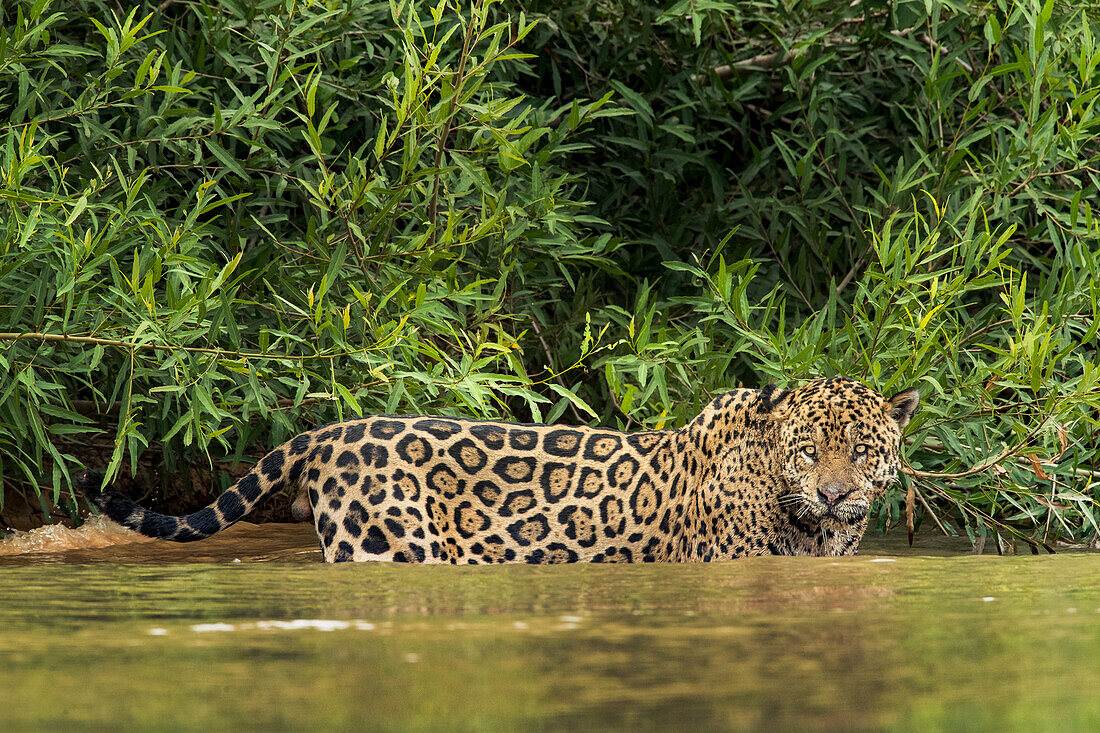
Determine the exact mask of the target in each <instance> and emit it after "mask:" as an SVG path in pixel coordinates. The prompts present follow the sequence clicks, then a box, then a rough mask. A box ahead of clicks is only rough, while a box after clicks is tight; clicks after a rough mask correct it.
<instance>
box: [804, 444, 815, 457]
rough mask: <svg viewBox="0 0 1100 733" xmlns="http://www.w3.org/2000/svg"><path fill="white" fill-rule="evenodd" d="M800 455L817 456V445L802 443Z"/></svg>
mask: <svg viewBox="0 0 1100 733" xmlns="http://www.w3.org/2000/svg"><path fill="white" fill-rule="evenodd" d="M802 455H804V456H806V457H807V458H817V446H814V445H804V446H802Z"/></svg>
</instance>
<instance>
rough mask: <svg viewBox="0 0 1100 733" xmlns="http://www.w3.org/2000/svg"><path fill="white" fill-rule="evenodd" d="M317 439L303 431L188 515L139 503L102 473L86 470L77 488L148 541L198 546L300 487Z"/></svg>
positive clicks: (80, 477) (105, 512)
mask: <svg viewBox="0 0 1100 733" xmlns="http://www.w3.org/2000/svg"><path fill="white" fill-rule="evenodd" d="M312 442H313V440H312V436H311V435H310V434H309V433H303V434H302V435H299V436H298V437H296V438H294V439H293V440H290V441H288V442H287V443H285V444H283V445H282V446H280V447H278V448H276V449H275V450H273V451H271V452H270V453H268V454H267V455H266V456H264V458H263V460H261V461H260V462H259V463H257V464H256V465H255V466H254V467H253V468H252V470H251V471H249V472H248V473H247V474H245V475H244V476H242V477H241V478H240V479H238V480H237V483H235V484H233V486H231V487H230V488H229V489H227V490H226V492H225V493H224V494H222V495H221V496H219V497H218V499H217V501H215V502H213V503H212V504H210V505H208V506H206V507H204V508H202V509H199V510H198V511H196V512H192V513H191V514H188V515H186V516H182V517H174V516H171V515H168V514H160V513H159V512H154V511H152V510H151V509H146V508H144V507H142V506H139V505H138V504H136V503H135V502H134V501H133V500H131V499H129V498H128V497H126V496H123V495H122V493H120V492H119V490H118V489H117V488H116V487H115V486H114V485H113V484H106V485H104V484H103V472H102V471H94V470H91V469H88V470H85V471H83V472H81V474H80V475H79V476H77V479H76V483H75V485H76V489H77V490H78V491H79V492H81V493H82V494H84V496H86V497H88V500H89V501H91V502H92V504H94V505H95V506H96V507H97V508H98V509H99V510H100V511H101V512H103V513H104V514H106V515H107V516H108V517H110V518H111V519H113V520H114V521H116V522H118V523H119V524H122V525H124V526H126V527H129V528H130V529H132V530H134V531H136V532H140V533H141V534H143V535H145V536H146V537H156V538H158V539H164V540H173V541H174V542H194V541H195V540H202V539H206V538H207V537H209V536H210V535H212V534H215V533H217V532H220V531H222V530H223V529H225V528H226V527H229V526H230V525H232V524H233V523H234V522H236V521H237V520H239V519H240V518H241V517H243V516H245V515H246V514H248V513H249V512H250V511H252V510H253V509H254V508H255V507H256V505H257V504H259V503H260V502H261V501H262V500H263V499H264V498H265V497H267V496H270V495H271V494H274V493H275V492H277V491H280V490H282V488H283V487H284V486H286V485H287V484H288V483H289V484H294V483H297V481H298V477H299V476H300V475H301V473H302V467H303V465H305V454H306V451H307V450H308V449H309V447H310V445H311V444H312Z"/></svg>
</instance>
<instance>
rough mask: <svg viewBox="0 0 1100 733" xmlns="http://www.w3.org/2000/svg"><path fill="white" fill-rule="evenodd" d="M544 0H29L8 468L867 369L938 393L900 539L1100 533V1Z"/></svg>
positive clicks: (6, 103)
mask: <svg viewBox="0 0 1100 733" xmlns="http://www.w3.org/2000/svg"><path fill="white" fill-rule="evenodd" d="M158 6H159V10H157V8H158ZM526 9H527V12H528V13H529V14H530V15H529V16H525V15H523V14H522V13H520V12H519V11H518V10H517V9H516V8H515V7H514V6H508V5H502V4H497V3H494V2H491V1H490V0H483V1H481V2H476V3H474V4H473V6H455V5H452V4H448V3H446V2H442V3H439V4H438V5H434V4H428V3H412V2H400V3H391V4H378V3H359V2H354V3H323V2H315V1H310V0H262V1H261V2H248V3H245V2H238V1H237V0H221V1H220V2H213V1H211V2H203V3H171V2H170V3H155V4H150V3H146V4H144V5H142V6H139V7H136V8H133V9H126V10H125V13H126V15H125V16H124V15H121V14H120V11H119V6H118V5H117V4H114V3H106V2H99V1H93V2H88V3H74V2H71V0H70V1H64V2H63V1H61V0H58V1H56V2H48V1H47V0H36V1H35V2H29V1H23V2H16V3H13V4H8V5H5V6H4V9H3V10H0V21H2V22H0V106H2V107H3V108H4V110H5V111H6V112H7V114H5V115H3V116H2V117H0V206H2V207H3V212H4V215H3V218H2V222H3V223H2V224H0V303H2V305H0V314H2V315H0V331H2V333H0V345H2V348H0V360H2V363H0V367H2V368H3V370H4V374H3V376H2V378H0V460H2V465H0V472H2V473H3V476H4V480H5V486H7V487H9V488H11V489H14V490H16V491H19V492H21V493H23V494H24V495H27V496H38V497H40V498H42V499H49V500H52V501H57V500H58V499H59V498H60V497H61V496H62V494H63V493H67V489H68V478H67V477H68V476H69V475H70V473H71V472H72V471H73V470H74V469H75V467H76V466H78V465H79V464H80V462H81V461H80V458H79V455H77V454H79V452H80V450H79V449H80V448H81V447H83V446H85V445H86V444H87V443H88V442H90V441H92V440H93V439H94V438H96V436H102V435H104V434H105V433H104V431H105V430H106V435H107V436H109V438H108V441H107V442H109V443H110V445H111V446H112V449H113V453H112V460H111V470H112V471H115V470H118V469H119V468H120V467H121V466H122V465H123V464H124V463H125V464H129V466H130V467H131V468H132V467H133V466H134V465H135V463H136V461H137V458H138V456H139V455H140V454H141V453H142V452H143V451H146V450H150V449H151V451H152V452H153V453H155V454H157V455H158V456H160V455H163V460H164V461H165V462H166V464H167V466H168V468H169V469H175V468H176V466H177V465H187V464H188V463H191V462H194V461H196V460H207V459H203V458H201V454H202V453H207V454H208V455H210V456H211V457H214V458H217V457H220V456H224V455H226V454H232V455H233V456H235V457H239V456H240V455H241V454H242V453H243V452H244V451H245V450H246V449H250V448H253V447H254V446H270V445H272V444H274V443H276V442H278V441H280V440H282V439H284V438H285V437H287V436H288V435H291V434H293V433H295V432H297V431H298V430H300V429H302V428H304V427H308V426H310V425H313V424H316V423H318V422H323V421H326V420H330V419H340V418H343V417H348V416H354V415H358V414H364V413H371V412H440V413H454V414H457V413H460V414H467V415H473V416H480V417H503V418H506V419H520V420H536V421H556V420H559V419H564V420H568V421H570V422H578V421H580V422H586V421H587V422H599V423H601V424H607V425H614V424H618V425H620V426H623V427H637V426H649V427H653V426H666V425H677V424H680V423H682V421H683V420H684V419H686V418H687V417H688V416H689V415H691V414H694V412H695V411H696V410H697V409H698V408H699V406H700V405H701V404H703V403H704V402H705V401H706V400H707V399H708V398H709V397H710V396H711V395H713V394H714V393H716V392H719V391H722V390H724V389H728V388H730V387H733V386H737V385H738V384H745V385H749V386H756V385H759V384H764V383H766V382H769V381H778V382H780V383H784V384H794V383H797V382H798V381H801V380H803V379H806V378H810V377H814V376H820V375H830V374H836V373H845V374H848V375H851V376H854V377H857V378H861V379H863V380H865V381H866V382H867V383H868V384H870V385H872V386H874V387H875V388H877V389H880V390H882V391H884V392H892V391H897V390H900V389H903V388H905V387H907V386H912V385H915V386H918V387H919V388H920V389H921V392H922V399H923V407H922V411H921V413H920V414H919V417H918V418H917V420H916V421H915V422H914V424H913V426H912V427H911V429H910V435H911V445H910V447H909V449H908V455H909V461H910V463H911V465H912V474H911V476H910V477H909V478H908V479H907V480H906V481H905V482H903V484H902V485H900V486H898V487H897V488H896V489H895V490H894V491H893V492H892V493H891V494H890V495H889V496H888V497H887V499H886V501H885V502H883V505H882V507H881V509H880V510H879V515H878V523H879V527H880V529H883V528H886V527H887V526H889V525H891V524H893V523H896V522H898V521H899V520H901V519H902V515H903V514H905V513H906V512H907V511H908V515H909V516H910V517H912V518H914V520H915V521H916V522H920V521H923V520H925V519H927V520H928V521H934V522H935V523H936V524H939V525H942V526H943V527H944V528H945V529H946V530H947V531H965V532H967V533H969V534H971V536H973V537H977V536H982V537H984V536H985V535H986V534H988V533H989V532H990V531H992V532H993V533H995V534H996V536H997V539H998V541H1000V540H1007V541H1011V539H1012V538H1013V537H1021V538H1026V541H1028V542H1035V541H1039V542H1045V543H1048V544H1049V543H1051V542H1053V541H1054V539H1056V538H1059V537H1061V538H1064V539H1070V540H1073V541H1081V540H1084V539H1086V538H1089V537H1092V536H1095V535H1096V534H1097V533H1098V530H1097V524H1098V522H1100V506H1098V500H1100V488H1098V487H1100V473H1098V472H1100V466H1098V465H1097V464H1098V463H1100V459H1098V455H1100V445H1098V444H1097V439H1096V436H1097V434H1098V432H1097V421H1096V410H1097V407H1098V406H1100V386H1098V384H1097V364H1098V357H1097V342H1098V339H1097V334H1096V328H1097V325H1096V324H1097V302H1098V299H1100V285H1097V282H1098V267H1100V254H1098V250H1100V247H1098V244H1100V223H1098V221H1097V219H1096V218H1095V211H1094V209H1095V207H1096V202H1097V201H1098V200H1100V197H1098V196H1097V190H1098V181H1100V142H1098V140H1100V114H1098V113H1097V109H1096V107H1097V97H1098V94H1100V70H1098V65H1100V48H1098V47H1097V45H1098V44H1097V42H1096V35H1097V31H1098V30H1100V25H1098V20H1097V14H1096V13H1095V11H1092V10H1089V9H1087V8H1082V7H1081V6H1078V5H1070V4H1063V3H1056V2H1054V0H1050V1H1049V2H1045V3H1038V2H1020V3H1009V2H1007V1H1006V0H998V1H997V2H992V3H987V4H985V5H983V6H980V7H977V6H974V7H972V6H970V5H969V4H961V3H954V2H932V3H915V2H897V3H894V4H892V5H878V4H854V5H853V4H850V3H847V2H840V3H822V2H809V1H807V2H794V3H791V2H782V3H781V2H778V1H777V0H756V1H753V2H737V3H733V2H720V1H713V2H690V3H689V2H683V3H674V4H672V5H671V6H666V5H665V4H647V3H640V2H625V3H622V2H608V1H607V0H578V1H577V2H575V3H573V4H572V5H563V4H561V3H540V2H535V3H531V4H528V5H527V6H526ZM154 10H157V12H153V11H154ZM999 546H1000V545H998V547H999Z"/></svg>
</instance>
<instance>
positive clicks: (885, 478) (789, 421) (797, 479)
mask: <svg viewBox="0 0 1100 733" xmlns="http://www.w3.org/2000/svg"><path fill="white" fill-rule="evenodd" d="M785 398H786V399H784V400H783V401H782V404H781V408H782V409H780V410H776V411H775V412H776V419H777V428H778V432H779V447H780V454H781V457H780V460H781V464H780V476H781V479H782V482H783V483H784V484H786V485H785V486H783V487H781V496H780V501H781V503H782V504H783V505H784V506H785V507H786V508H787V509H788V510H789V511H791V512H792V513H793V514H794V516H795V517H796V518H797V519H799V520H800V521H801V522H802V523H804V524H808V525H818V526H819V527H820V528H822V529H825V530H831V531H839V530H844V529H854V528H857V527H862V524H863V522H864V520H865V519H866V517H867V511H868V509H870V506H871V502H872V501H874V500H875V499H876V498H877V497H879V496H880V495H881V494H882V493H883V492H884V491H885V490H886V487H888V486H889V485H890V483H891V482H892V481H893V480H894V479H895V478H896V477H897V473H898V464H899V457H898V455H899V454H898V446H899V444H900V442H901V434H902V431H903V430H904V428H905V426H906V425H907V424H908V423H909V419H910V418H911V417H912V416H913V413H914V412H915V411H916V409H917V405H918V404H919V403H920V395H919V394H918V393H917V390H915V389H907V390H905V391H904V392H901V393H899V394H897V395H895V396H894V397H892V398H890V399H886V398H884V397H883V396H882V395H880V394H879V393H877V392H875V391H874V390H872V389H870V388H868V387H866V386H864V385H863V384H860V383H859V382H856V381H854V380H851V379H846V378H843V377H834V378H831V379H823V380H816V381H814V382H811V383H809V384H807V385H805V386H802V387H799V388H797V389H794V390H792V391H791V392H789V393H787V394H786V395H785Z"/></svg>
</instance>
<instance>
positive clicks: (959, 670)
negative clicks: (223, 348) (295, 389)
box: [0, 524, 1100, 731]
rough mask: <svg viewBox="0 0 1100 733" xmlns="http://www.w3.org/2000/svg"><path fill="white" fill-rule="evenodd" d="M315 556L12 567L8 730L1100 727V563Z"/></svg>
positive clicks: (289, 540) (187, 552) (298, 530)
mask: <svg viewBox="0 0 1100 733" xmlns="http://www.w3.org/2000/svg"><path fill="white" fill-rule="evenodd" d="M219 541H220V542H222V543H223V544H212V543H217V542H219ZM315 543H316V539H315V537H314V535H313V530H312V528H311V527H310V526H309V525H308V524H307V525H294V526H282V527H279V526H271V525H265V526H260V527H257V526H255V525H244V526H241V527H235V528H233V529H232V530H230V532H229V533H227V534H226V535H224V536H220V537H215V538H213V539H211V540H207V541H204V542H199V543H192V544H190V545H169V544H168V543H143V544H137V545H135V544H132V543H130V544H120V545H115V546H112V547H106V548H101V549H73V550H66V551H63V552H56V553H39V554H36V555H33V554H32V555H23V556H11V555H9V556H5V557H2V558H0V564H3V565H4V566H3V567H0V650H3V655H4V663H3V664H2V665H0V700H2V701H3V705H2V708H3V721H4V722H3V724H2V725H3V729H4V730H5V731H6V730H51V729H73V728H106V729H118V728H123V727H138V728H142V729H160V728H166V727H168V728H172V729H191V730H199V729H209V728H211V727H213V728H217V729H237V728H241V729H271V728H295V729H298V728H305V729H321V730H337V729H355V730H442V731H452V730H522V731H528V730H540V729H541V730H606V729H623V728H631V729H637V730H672V729H677V730H729V729H776V730H785V729H812V730H852V729H868V728H870V729H882V728H890V729H899V730H914V731H916V730H921V731H924V730H983V729H984V730H988V729H1009V730H1096V729H1098V728H1100V697H1098V696H1097V695H1096V694H1095V691H1096V690H1097V689H1100V665H1098V664H1097V663H1096V660H1097V659H1100V555H1097V554H1089V553H1081V554H1075V555H1056V556H1041V557H1032V556H1026V557H1006V558H1000V557H996V556H992V557H988V556H986V557H975V556H969V555H968V556H959V555H955V556H948V557H929V556H926V555H927V554H929V553H932V552H935V553H938V554H943V553H944V552H946V551H948V550H949V549H950V548H945V547H942V546H936V547H932V548H930V549H925V550H918V551H911V550H908V549H907V548H905V547H904V540H902V541H901V543H900V544H901V547H899V546H898V544H895V541H894V540H886V541H885V542H883V541H882V540H875V541H873V542H871V543H870V545H869V546H868V545H865V547H864V549H863V552H864V553H871V554H868V555H865V556H858V557H854V558H839V559H837V558H759V559H750V560H738V561H734V562H729V563H715V564H709V565H634V566H598V565H572V566H556V567H530V566H520V565H511V566H508V565H506V566H478V567H446V566H442V567H441V566H405V565H388V564H374V563H361V564H349V565H341V566H331V565H325V564H323V563H321V562H319V553H317V552H316V550H315ZM876 543H878V544H877V545H876ZM954 549H955V550H956V551H958V550H959V549H960V548H958V546H957V545H956V546H954ZM962 549H966V548H965V546H964V548H962ZM884 552H889V553H890V556H889V557H881V556H880V555H881V554H882V553H884ZM196 553H198V554H196ZM158 558H159V559H160V560H161V561H160V562H156V561H155V559H158ZM188 558H190V559H192V560H193V559H195V558H207V560H204V561H203V562H192V563H186V562H184V560H186V559H188ZM104 559H106V560H109V561H108V562H93V561H95V560H104ZM235 559H240V560H241V561H242V562H240V563H233V562H232V560H235ZM211 560H216V561H217V562H210V561H211ZM255 560H268V562H252V561H255ZM884 560H885V561H884ZM16 561H22V562H24V563H26V562H27V561H33V562H35V563H37V564H34V565H27V564H24V565H23V566H21V567H20V566H14V565H13V563H14V562H16ZM77 561H79V562H81V563H84V564H73V563H74V562H77Z"/></svg>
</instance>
